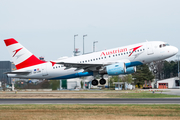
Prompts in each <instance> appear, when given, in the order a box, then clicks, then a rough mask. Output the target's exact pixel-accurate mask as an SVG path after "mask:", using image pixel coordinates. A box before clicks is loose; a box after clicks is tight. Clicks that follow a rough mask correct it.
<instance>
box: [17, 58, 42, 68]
mask: <svg viewBox="0 0 180 120" xmlns="http://www.w3.org/2000/svg"><path fill="white" fill-rule="evenodd" d="M42 63H45V62H44V61H41V60H39V59H38V58H37V57H36V56H34V55H32V56H31V57H29V58H28V59H26V60H25V61H23V62H22V63H19V64H17V65H16V68H17V70H18V69H22V68H26V67H30V66H34V65H38V64H42Z"/></svg>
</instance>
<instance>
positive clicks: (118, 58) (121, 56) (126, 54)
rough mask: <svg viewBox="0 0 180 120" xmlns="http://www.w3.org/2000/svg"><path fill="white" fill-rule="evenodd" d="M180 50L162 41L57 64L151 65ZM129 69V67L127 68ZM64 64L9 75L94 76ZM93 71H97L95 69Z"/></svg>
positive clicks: (37, 67)
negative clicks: (119, 63)
mask: <svg viewBox="0 0 180 120" xmlns="http://www.w3.org/2000/svg"><path fill="white" fill-rule="evenodd" d="M177 52H178V49H177V48H176V47H174V46H169V45H168V44H166V43H164V42H161V41H152V42H143V43H139V44H134V45H129V46H124V47H119V48H114V49H109V50H103V51H99V52H94V53H90V54H84V55H79V56H74V57H69V58H64V59H58V60H56V61H55V62H57V61H58V62H68V63H78V64H79V63H80V64H103V65H110V64H114V63H118V62H124V63H133V64H132V66H137V65H140V64H145V63H150V62H153V61H158V60H163V59H166V58H169V57H171V56H173V55H175V54H176V53H177ZM127 67H129V66H127ZM65 68H66V67H64V65H63V64H55V65H52V63H51V62H46V63H42V64H38V65H34V66H30V67H26V68H23V69H19V70H16V71H30V72H31V73H30V74H28V75H14V74H8V76H9V77H14V78H29V79H68V78H75V77H81V76H89V75H93V73H92V72H83V71H84V69H80V70H77V71H75V70H76V68H70V69H65ZM92 71H95V69H94V70H93V68H92Z"/></svg>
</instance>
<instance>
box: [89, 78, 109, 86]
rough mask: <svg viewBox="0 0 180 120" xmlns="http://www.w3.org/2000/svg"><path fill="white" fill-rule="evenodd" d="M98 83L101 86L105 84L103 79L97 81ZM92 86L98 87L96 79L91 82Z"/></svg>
mask: <svg viewBox="0 0 180 120" xmlns="http://www.w3.org/2000/svg"><path fill="white" fill-rule="evenodd" d="M99 83H100V84H101V85H104V84H106V80H105V79H104V78H102V79H100V80H99ZM92 85H94V86H97V85H98V80H96V79H94V80H92Z"/></svg>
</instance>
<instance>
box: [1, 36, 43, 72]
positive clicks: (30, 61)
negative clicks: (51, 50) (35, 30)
mask: <svg viewBox="0 0 180 120" xmlns="http://www.w3.org/2000/svg"><path fill="white" fill-rule="evenodd" d="M4 42H5V44H6V47H7V48H8V50H9V53H10V55H11V57H12V60H13V62H14V64H15V66H16V68H17V70H18V69H22V68H26V67H30V66H33V65H37V64H41V63H44V61H41V60H39V59H38V58H37V57H36V56H34V55H33V54H32V53H31V52H29V51H28V50H27V49H26V48H25V47H24V46H22V45H21V44H20V43H18V42H17V41H16V40H15V39H14V38H10V39H6V40H4Z"/></svg>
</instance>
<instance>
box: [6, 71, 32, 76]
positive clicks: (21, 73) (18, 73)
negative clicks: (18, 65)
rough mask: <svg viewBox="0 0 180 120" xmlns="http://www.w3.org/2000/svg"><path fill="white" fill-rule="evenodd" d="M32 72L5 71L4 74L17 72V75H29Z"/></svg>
mask: <svg viewBox="0 0 180 120" xmlns="http://www.w3.org/2000/svg"><path fill="white" fill-rule="evenodd" d="M29 73H31V72H29V71H24V72H5V73H4V74H17V75H27V74H29Z"/></svg>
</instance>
